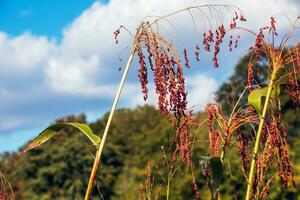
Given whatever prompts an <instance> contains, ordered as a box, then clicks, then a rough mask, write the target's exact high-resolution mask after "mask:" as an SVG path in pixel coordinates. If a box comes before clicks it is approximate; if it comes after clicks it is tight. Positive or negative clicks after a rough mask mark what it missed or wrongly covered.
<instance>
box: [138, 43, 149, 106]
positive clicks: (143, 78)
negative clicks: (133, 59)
mask: <svg viewBox="0 0 300 200" xmlns="http://www.w3.org/2000/svg"><path fill="white" fill-rule="evenodd" d="M137 54H138V57H139V65H140V69H139V70H138V72H139V73H138V77H139V79H140V83H141V87H142V93H143V95H144V100H145V101H146V100H147V98H148V88H147V84H148V73H147V66H146V62H145V56H144V54H143V52H142V49H141V48H140V47H137Z"/></svg>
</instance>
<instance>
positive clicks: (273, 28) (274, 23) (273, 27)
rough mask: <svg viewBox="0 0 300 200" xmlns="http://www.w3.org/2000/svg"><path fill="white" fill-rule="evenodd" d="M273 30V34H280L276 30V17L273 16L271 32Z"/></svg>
mask: <svg viewBox="0 0 300 200" xmlns="http://www.w3.org/2000/svg"><path fill="white" fill-rule="evenodd" d="M271 32H272V34H273V35H276V36H277V35H278V34H277V32H276V21H275V19H274V17H271V26H270V28H269V33H271Z"/></svg>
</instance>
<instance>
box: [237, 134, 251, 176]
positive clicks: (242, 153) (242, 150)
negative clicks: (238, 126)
mask: <svg viewBox="0 0 300 200" xmlns="http://www.w3.org/2000/svg"><path fill="white" fill-rule="evenodd" d="M237 139H238V149H239V152H240V161H241V163H242V166H243V172H246V169H247V167H248V166H249V162H250V161H249V159H248V157H247V155H248V153H247V150H246V146H245V139H244V137H243V135H242V133H241V132H238V134H237Z"/></svg>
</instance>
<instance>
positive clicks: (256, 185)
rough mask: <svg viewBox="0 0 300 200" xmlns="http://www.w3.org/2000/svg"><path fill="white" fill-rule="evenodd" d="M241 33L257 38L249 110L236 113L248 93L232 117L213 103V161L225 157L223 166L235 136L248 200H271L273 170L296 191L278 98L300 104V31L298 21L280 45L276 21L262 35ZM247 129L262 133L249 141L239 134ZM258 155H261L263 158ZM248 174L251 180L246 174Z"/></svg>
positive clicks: (251, 62) (250, 67)
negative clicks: (285, 95)
mask: <svg viewBox="0 0 300 200" xmlns="http://www.w3.org/2000/svg"><path fill="white" fill-rule="evenodd" d="M237 28H239V29H243V30H245V31H246V32H249V33H251V34H253V35H254V36H255V42H254V45H253V46H252V47H251V48H250V50H251V54H252V55H251V56H250V60H249V63H248V80H247V86H246V87H245V90H248V91H249V93H250V94H249V95H248V103H249V106H246V107H245V106H244V107H241V108H239V109H237V105H238V104H239V101H240V100H241V99H242V98H243V97H244V96H246V95H245V90H244V92H242V94H241V95H240V98H239V100H238V101H237V103H236V105H235V106H234V108H233V110H232V113H231V114H230V116H229V117H227V116H226V115H225V114H223V113H222V108H221V106H220V105H219V104H217V103H212V104H209V105H208V106H207V113H208V130H209V141H210V155H211V156H217V157H220V160H221V161H222V160H223V158H224V155H225V151H226V147H227V146H228V145H229V144H230V139H231V136H232V134H233V133H236V134H237V137H235V138H237V144H238V145H237V147H238V150H239V152H240V156H241V159H240V160H241V163H242V171H243V173H244V176H245V178H246V180H247V183H248V184H247V192H246V195H245V196H246V200H249V199H266V198H267V195H268V189H269V187H270V184H271V182H272V180H273V179H274V176H275V174H272V173H271V172H270V171H272V170H271V169H274V168H275V169H276V170H277V173H278V176H279V177H280V180H281V183H282V185H283V186H284V187H285V188H286V187H287V185H288V183H289V182H291V183H292V184H293V185H294V186H295V182H294V178H293V171H292V167H291V163H290V160H289V153H288V147H287V131H286V128H285V126H284V124H283V122H282V120H281V114H280V113H281V103H280V99H279V98H278V95H280V94H281V93H283V92H285V91H287V92H288V93H289V94H290V97H291V100H292V102H293V104H294V105H296V104H297V103H298V101H299V100H300V96H299V76H300V73H299V72H300V71H299V69H300V66H299V43H298V41H297V39H296V38H295V37H294V35H293V34H295V31H296V30H297V29H298V28H299V17H298V18H297V19H296V20H295V22H294V24H292V26H291V28H290V30H289V31H288V33H287V34H286V35H284V36H283V38H282V39H281V40H279V38H278V37H279V34H278V33H277V29H276V20H275V18H274V17H271V18H270V25H269V26H266V27H263V28H261V29H260V30H259V32H258V33H257V34H256V33H255V32H253V31H250V30H248V29H244V28H240V27H237ZM291 39H293V40H295V39H296V43H289V41H290V40H291ZM278 41H279V42H278ZM293 42H294V41H293ZM277 43H279V44H278V45H277ZM261 65H264V66H266V69H263V70H265V72H266V73H263V72H261V71H260V70H261V67H260V66H261ZM259 69H260V70H259ZM255 73H256V74H255ZM254 77H259V79H254ZM261 80H265V81H263V82H261ZM265 85H267V87H265ZM243 125H249V126H251V127H253V128H257V131H255V132H254V134H253V136H252V134H251V133H250V134H248V137H245V135H244V134H243V133H242V132H241V131H240V130H239V128H240V127H241V126H243ZM249 135H250V137H249ZM252 139H253V141H251V140H252ZM249 144H250V145H249ZM251 144H254V147H253V146H252V145H251ZM259 149H261V151H262V153H261V154H258V150H259ZM248 169H249V175H247V174H246V170H248ZM206 171H207V170H206ZM270 173H271V174H270ZM209 178H210V177H209Z"/></svg>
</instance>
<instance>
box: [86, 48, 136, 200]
mask: <svg viewBox="0 0 300 200" xmlns="http://www.w3.org/2000/svg"><path fill="white" fill-rule="evenodd" d="M134 54H135V48H133V50H132V51H131V53H130V57H129V59H128V62H127V65H126V67H125V70H124V72H123V75H122V78H121V81H120V85H119V88H118V91H117V93H116V96H115V99H114V102H113V105H112V108H111V111H110V114H109V117H108V120H107V123H106V126H105V130H104V133H103V136H102V140H101V143H100V145H99V148H98V149H97V152H96V156H95V158H94V164H93V168H92V171H91V175H90V180H89V183H88V187H87V190H86V193H85V198H84V200H89V199H90V196H91V192H92V188H93V184H94V181H95V177H96V174H97V171H98V168H99V166H100V159H101V155H102V151H103V147H104V144H105V140H106V137H107V134H108V130H109V128H110V124H111V121H112V118H113V115H114V112H115V110H116V108H117V105H118V102H119V98H120V95H121V92H122V89H123V86H124V83H125V80H126V77H127V74H128V71H129V68H130V66H131V63H132V60H133V57H134Z"/></svg>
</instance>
